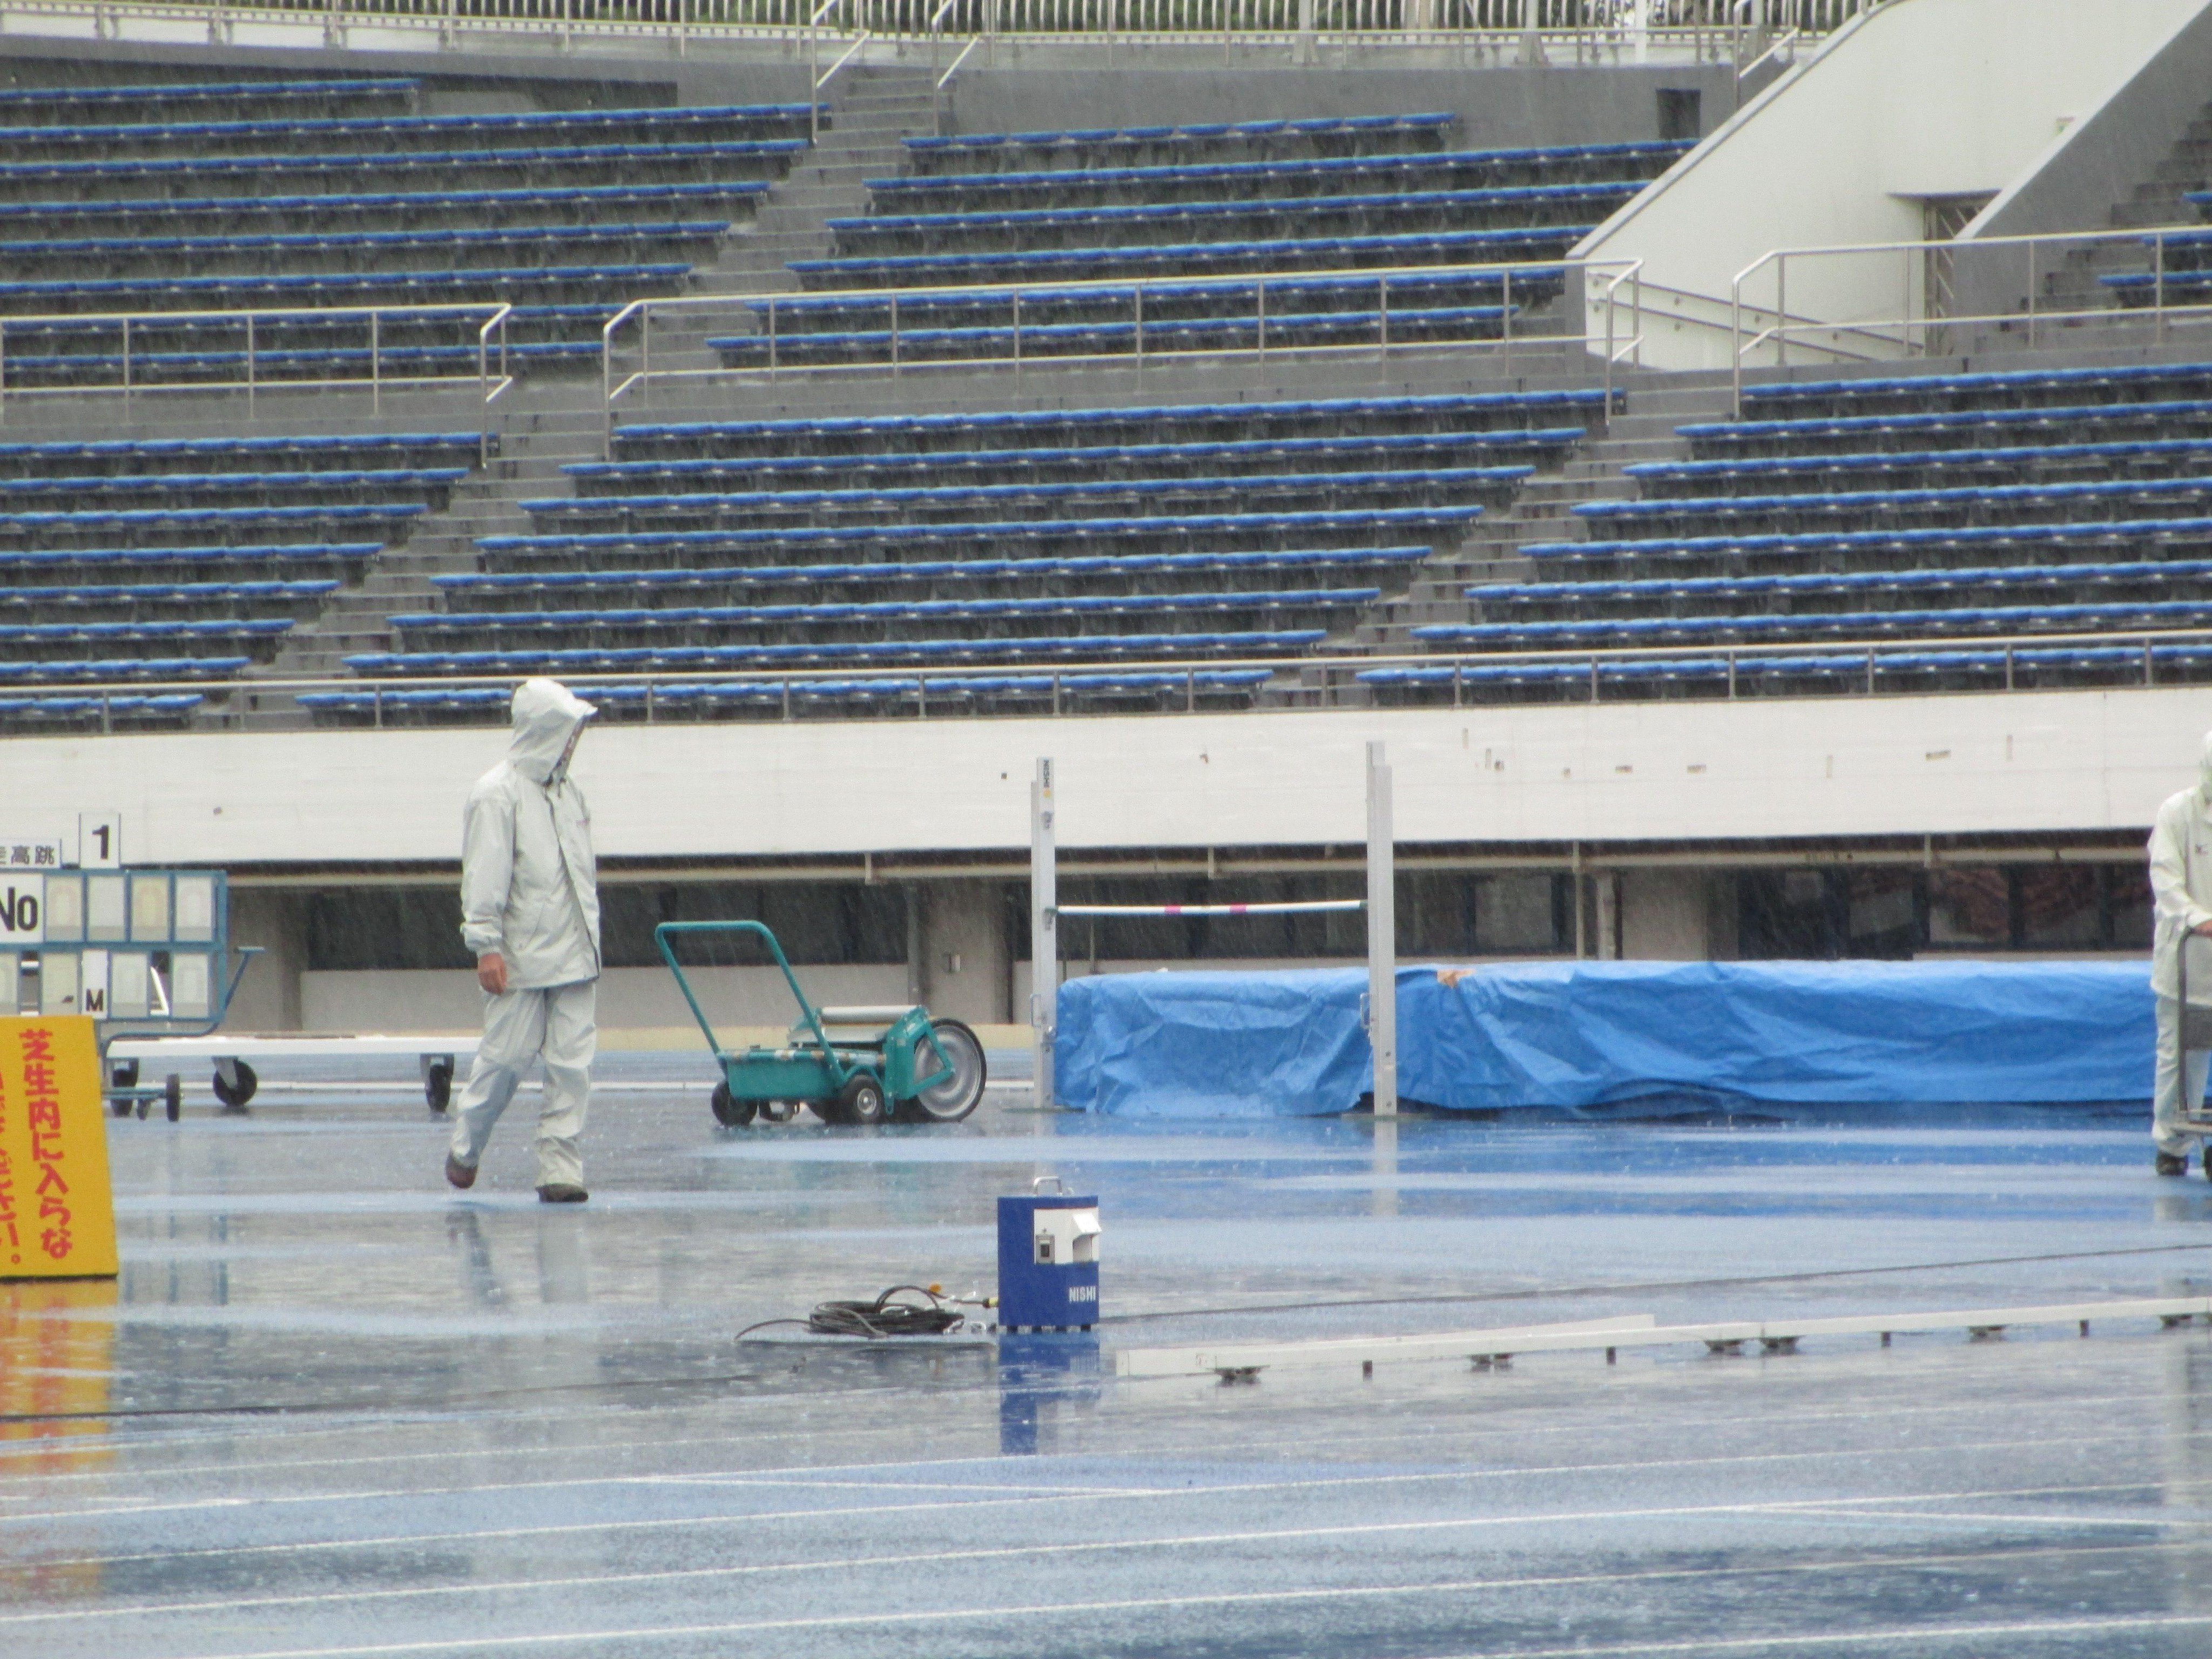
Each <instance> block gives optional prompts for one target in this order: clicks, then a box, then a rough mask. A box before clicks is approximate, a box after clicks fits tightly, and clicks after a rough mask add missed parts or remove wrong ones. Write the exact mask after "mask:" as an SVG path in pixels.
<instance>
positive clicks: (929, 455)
mask: <svg viewBox="0 0 2212 1659" xmlns="http://www.w3.org/2000/svg"><path fill="white" fill-rule="evenodd" d="M1582 439H1583V428H1581V427H1578V426H1564V427H1536V428H1509V429H1507V430H1504V431H1499V430H1495V429H1491V430H1482V431H1475V432H1396V433H1383V434H1380V435H1375V436H1371V437H1370V436H1368V435H1364V434H1362V435H1347V436H1341V437H1327V438H1242V439H1232V440H1230V441H1225V442H1216V443H1205V442H1193V443H1152V444H1107V445H1098V446H1092V447H1073V446H1069V447H1057V448H1042V449H1029V448H1024V449H949V450H931V451H928V452H926V453H921V454H915V453H901V452H896V451H895V452H892V453H883V454H873V455H870V454H857V455H763V456H757V457H754V456H748V457H728V456H718V457H711V458H707V459H691V460H643V461H570V462H568V463H567V464H566V465H563V466H562V469H561V471H562V472H563V473H565V474H566V475H567V476H568V477H571V478H574V479H576V480H577V481H578V483H579V486H580V488H590V487H594V486H609V487H611V488H615V489H618V488H621V487H623V486H625V485H628V484H629V483H633V482H634V481H637V480H659V479H687V478H713V479H720V478H732V477H763V476H764V477H776V476H778V475H781V474H789V473H801V474H815V473H825V472H826V473H834V474H851V473H866V472H892V473H896V474H899V475H901V476H904V475H907V474H910V473H915V472H925V471H926V472H927V473H929V474H931V475H933V476H936V477H943V476H944V475H945V474H948V473H956V472H973V471H994V472H996V471H1024V472H1035V471H1053V470H1060V469H1065V470H1070V471H1094V470H1097V469H1099V468H1103V467H1115V468H1121V467H1127V468H1130V469H1133V470H1140V471H1145V472H1146V473H1147V474H1148V475H1149V476H1152V477H1159V476H1161V474H1160V472H1159V471H1158V469H1160V468H1161V467H1163V466H1166V467H1189V466H1201V465H1221V464H1224V463H1228V464H1232V465H1233V464H1234V463H1237V462H1239V461H1251V460H1261V459H1264V460H1271V461H1274V460H1279V461H1285V462H1289V461H1299V460H1322V461H1327V460H1340V459H1345V458H1346V457H1359V456H1369V457H1374V458H1376V459H1384V460H1390V461H1395V462H1398V463H1400V464H1402V463H1404V462H1405V461H1407V460H1409V459H1428V458H1432V457H1436V456H1452V455H1460V454H1463V453H1467V452H1468V451H1478V452H1482V451H1504V452H1507V453H1515V454H1518V453H1523V452H1526V451H1530V450H1534V451H1537V452H1539V453H1546V452H1554V451H1559V450H1564V449H1567V448H1570V447H1572V446H1573V445H1575V444H1577V443H1579V442H1581V441H1582ZM596 493H608V491H606V490H599V491H597V492H596Z"/></svg>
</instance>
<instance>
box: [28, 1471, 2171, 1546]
mask: <svg viewBox="0 0 2212 1659" xmlns="http://www.w3.org/2000/svg"><path fill="white" fill-rule="evenodd" d="M1936 1449H1937V1450H1944V1449H1946V1448H1936ZM1775 1455H1776V1456H1778V1457H1779V1456H1790V1455H1796V1454H1787V1453H1777V1454H1775ZM1806 1455H1811V1454H1806ZM1744 1461H1756V1460H1744ZM1525 1473H1528V1471H1524V1470H1517V1469H1515V1470H1491V1471H1483V1470H1460V1469H1452V1470H1442V1471H1437V1472H1434V1473H1430V1474H1413V1473H1404V1474H1377V1475H1356V1476H1344V1477H1340V1478H1335V1479H1331V1480H1269V1481H1251V1482H1247V1483H1245V1484H1243V1485H1238V1486H1204V1487H1194V1486H1172V1487H1163V1488H1159V1489H1157V1490H1151V1491H1146V1490H1142V1489H1132V1490H1131V1491H1129V1492H1124V1493H1122V1494H1120V1495H1121V1496H1122V1497H1124V1498H1139V1497H1142V1498H1196V1497H1201V1496H1204V1497H1214V1496H1221V1497H1231V1498H1243V1497H1250V1496H1253V1495H1255V1494H1259V1493H1280V1492H1311V1491H1316V1490H1321V1489H1323V1488H1332V1487H1345V1486H1376V1485H1388V1484H1394V1483H1395V1484H1401V1485H1404V1484H1420V1485H1430V1484H1437V1483H1442V1482H1444V1481H1451V1480H1475V1479H1479V1478H1481V1477H1482V1476H1483V1475H1484V1474H1492V1475H1509V1474H1525ZM1540 1473H1541V1471H1540ZM2136 1484H2137V1483H2134V1482H2130V1483H2127V1485H2126V1486H2124V1487H2122V1488H2120V1489H2122V1490H2129V1489H2133V1488H2134V1487H2135V1486H2136ZM2048 1490H2050V1489H2049V1488H2047V1487H2028V1488H2001V1489H1997V1490H1996V1491H1990V1492H1953V1493H1948V1494H1942V1495H1941V1497H1942V1499H1947V1500H1948V1501H1950V1502H1953V1503H1958V1502H1963V1501H1965V1500H1966V1499H1968V1498H2007V1497H2014V1496H2018V1495H2021V1493H2022V1492H2031V1493H2040V1492H2047V1491H2048ZM2093 1490H2094V1489H2093ZM1074 1495H1075V1496H1082V1495H1084V1494H1074ZM1062 1501H1065V1500H1063V1499H1060V1498H984V1499H980V1500H978V1501H977V1502H975V1503H973V1504H872V1505H869V1506H866V1507H861V1508H854V1509H844V1510H787V1511H782V1512H775V1511H769V1512H765V1513H763V1512H750V1513H744V1514H738V1515H702V1516H663V1517H656V1518H653V1519H651V1520H636V1521H585V1522H569V1523H566V1524H563V1525H558V1526H539V1527H507V1528H482V1529H477V1530H473V1531H467V1532H443V1533H439V1532H424V1533H395V1534H387V1535H386V1536H384V1537H381V1538H324V1539H304V1540H300V1541H291V1542H282V1543H271V1544H222V1545H211V1546H209V1547H205V1548H202V1549H190V1550H148V1551H141V1552H138V1553H133V1554H129V1555H89V1556H64V1557H59V1558H54V1559H41V1560H40V1561H37V1562H35V1563H30V1564H27V1565H33V1566H35V1567H37V1568H39V1569H40V1570H45V1571H51V1570H52V1569H54V1568H57V1567H64V1566H72V1565H100V1566H121V1565H129V1564H131V1563H136V1562H141V1561H159V1562H162V1563H164V1564H173V1563H176V1562H179V1561H187V1560H197V1559H206V1558H208V1557H210V1556H221V1557H231V1556H239V1555H301V1554H308V1553H320V1552H325V1551H330V1550H350V1549H379V1548H383V1547H387V1546H389V1547H398V1548H411V1547H420V1546H422V1545H425V1544H448V1543H472V1542H477V1541H486V1540H495V1539H509V1538H539V1537H562V1536H567V1535H571V1534H578V1533H627V1532H647V1531H665V1530H671V1529H674V1528H696V1527H736V1526H750V1525H753V1524H756V1523H757V1522H768V1521H802V1522H805V1521H811V1522H827V1521H839V1520H842V1519H844V1518H845V1517H847V1516H869V1515H912V1514H925V1515H927V1514H940V1513H943V1512H945V1510H957V1512H959V1513H961V1514H963V1515H966V1514H972V1513H974V1512H975V1511H976V1510H986V1509H1000V1508H1005V1507H1008V1506H1013V1507H1024V1506H1028V1505H1042V1504H1053V1503H1058V1502H1062ZM1850 1501H1851V1500H1849V1499H1838V1498H1826V1497H1823V1498H1794V1499H1788V1500H1778V1501H1776V1502H1773V1503H1770V1504H1765V1505H1761V1506H1759V1507H1760V1508H1761V1509H1762V1510H1766V1511H1771V1512H1776V1513H1779V1512H1782V1511H1784V1510H1791V1509H1793V1508H1796V1507H1807V1506H1812V1505H1827V1506H1829V1507H1834V1506H1835V1505H1837V1504H1840V1503H1846V1502H1850ZM1866 1501H1868V1502H1871V1503H1890V1502H1896V1501H1899V1500H1898V1499H1895V1498H1887V1497H1875V1498H1869V1499H1867V1500H1866ZM1736 1507H1739V1506H1735V1505H1725V1506H1723V1509H1724V1510H1733V1509H1734V1508H1736ZM1518 1518H1519V1519H1522V1520H1524V1521H1533V1520H1538V1519H1541V1518H1542V1517H1541V1516H1539V1515H1534V1514H1524V1515H1522V1516H1519V1517H1518Z"/></svg>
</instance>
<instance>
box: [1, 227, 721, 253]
mask: <svg viewBox="0 0 2212 1659" xmlns="http://www.w3.org/2000/svg"><path fill="white" fill-rule="evenodd" d="M730 225H731V221H729V220H727V219H665V220H642V221H638V222H629V223H622V224H611V225H485V226H441V227H436V228H430V229H416V230H346V231H335V230H333V231H323V230H313V231H264V232H258V233H255V234H246V235H238V236H71V237H58V238H50V239H47V240H40V241H24V242H0V260H7V261H9V262H11V263H15V262H27V261H30V260H34V259H64V258H68V259H76V258H88V257H91V256H95V255H105V256H107V257H110V258H128V259H183V258H221V257H226V256H236V255H240V254H247V253H341V252H357V251H364V250H366V251H372V252H397V251H398V250H400V249H403V248H479V247H481V248H499V249H507V248H511V247H514V246H518V245H527V244H534V243H544V244H546V245H548V246H562V247H568V246H577V245H579V244H581V245H586V246H592V245H597V244H601V243H606V242H696V241H711V240H714V239H715V238H716V237H719V236H723V235H726V234H728V232H729V229H730Z"/></svg>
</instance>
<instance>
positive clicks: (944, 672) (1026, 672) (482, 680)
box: [15, 627, 2212, 730]
mask: <svg viewBox="0 0 2212 1659" xmlns="http://www.w3.org/2000/svg"><path fill="white" fill-rule="evenodd" d="M2174 646H2203V647H2206V648H2207V649H2208V651H2212V627H2203V628H2170V629H2114V630H2111V631H2108V632H2104V633H2083V632H2056V633H2032V634H1996V635H1991V634H1964V635H1955V634H1931V635H1923V636H1919V637H1915V638H1911V639H1898V638H1888V639H1845V640H1823V641H1812V640H1805V641H1773V642H1771V643H1769V642H1760V643H1757V644H1750V645H1711V644H1708V645H1697V644H1682V645H1663V646H1613V647H1605V646H1595V647H1576V648H1568V649H1558V650H1551V651H1538V650H1519V651H1482V652H1475V651H1457V652H1455V651H1420V652H1411V651H1408V652H1390V653H1384V652H1376V653H1359V652H1352V651H1346V650H1341V649H1339V650H1324V651H1319V652H1312V653H1307V654H1304V655H1295V654H1284V655H1278V656H1271V657H1219V658H1207V659H1203V660H1195V661H1194V660H1193V659H1189V658H1164V659H1140V660H1134V661H1109V660H1102V661H1097V662H1089V663H1078V664H1073V665H1071V664H1066V663H1059V664H1040V663H1024V662H1009V663H1006V664H1002V665H977V664H973V663H970V664H966V665H956V666H950V667H943V668H926V667H920V666H906V665H886V666H884V667H881V668H869V669H864V670H856V669H855V668H854V665H851V664H847V665H843V666H842V667H836V668H814V669H806V668H794V669H735V670H733V669H719V670H718V669H693V670H659V671H648V672H645V673H620V672H608V673H596V672H592V671H576V672H574V673H573V674H572V675H571V677H570V680H569V683H570V684H572V685H574V686H576V687H581V688H595V687H599V688H620V687H626V686H635V687H641V688H642V689H644V690H645V691H646V693H647V705H646V718H647V720H652V719H653V717H654V713H655V710H654V707H653V701H652V694H653V690H654V689H656V688H658V687H662V686H667V687H680V686H684V685H696V684H717V685H732V684H737V685H759V686H763V687H776V688H781V690H783V693H784V699H783V708H782V717H783V718H785V719H789V718H791V717H792V710H793V700H792V696H793V690H794V689H797V690H799V692H800V693H801V694H802V695H803V692H804V690H805V687H807V686H809V685H811V684H822V683H825V682H831V683H835V682H850V681H852V680H854V679H856V678H857V679H869V680H880V681H886V682H889V681H899V682H908V683H911V684H913V685H914V686H915V692H916V696H915V718H917V719H927V718H929V717H930V708H929V702H930V686H931V684H933V683H937V684H946V683H952V684H957V683H959V682H963V681H973V680H974V679H975V678H977V677H978V676H979V675H994V674H1003V675H1006V676H1007V677H1015V676H1019V677H1023V678H1041V679H1049V680H1050V681H1051V683H1052V684H1051V702H1052V712H1053V713H1054V714H1055V715H1058V714H1065V713H1066V712H1067V711H1066V704H1065V701H1064V698H1063V696H1062V687H1063V686H1064V685H1065V684H1066V682H1069V681H1072V680H1076V679H1080V678H1085V677H1090V676H1096V675H1101V674H1106V675H1139V674H1143V675H1157V674H1165V675H1169V676H1170V677H1172V676H1176V675H1180V676H1182V677H1183V678H1184V679H1185V680H1186V682H1187V683H1188V686H1189V688H1190V692H1191V696H1190V698H1189V701H1188V706H1190V707H1193V708H1194V707H1195V706H1196V703H1195V694H1196V690H1197V689H1198V688H1197V677H1198V676H1200V675H1205V674H1211V673H1216V672H1220V671H1225V670H1237V669H1243V670H1251V669H1261V668H1264V669H1267V670H1269V671H1273V672H1277V673H1288V674H1292V675H1307V676H1310V675H1311V674H1312V673H1313V671H1316V670H1319V671H1320V672H1321V676H1322V684H1321V687H1320V690H1321V695H1322V705H1321V706H1322V707H1325V708H1326V707H1340V708H1351V707H1362V706H1364V705H1363V704H1359V703H1346V702H1338V701H1336V700H1334V698H1333V697H1332V696H1331V693H1332V692H1333V691H1334V690H1335V689H1336V688H1338V687H1339V686H1340V685H1342V684H1344V682H1345V681H1346V680H1347V679H1350V678H1351V677H1352V676H1354V675H1357V674H1359V673H1364V672H1367V671H1370V670H1374V669H1392V668H1449V669H1454V670H1455V671H1460V672H1462V673H1463V672H1464V671H1468V670H1472V669H1483V668H1500V667H1507V668H1510V667H1534V666H1539V665H1562V664H1571V665H1578V666H1586V667H1587V668H1588V670H1589V686H1590V694H1589V698H1588V699H1587V700H1588V701H1589V702H1601V701H1602V698H1601V696H1600V695H1599V690H1598V688H1599V687H1600V686H1601V684H1602V683H1603V679H1604V671H1605V670H1606V669H1607V667H1609V666H1615V665H1627V664H1638V663H1667V662H1682V663H1697V664H1704V663H1714V662H1718V663H1721V664H1723V665H1725V666H1726V668H1727V670H1728V672H1727V675H1726V684H1727V688H1728V689H1727V693H1726V698H1725V699H1723V700H1733V699H1735V698H1737V697H1738V696H1739V695H1740V692H1739V688H1738V684H1737V679H1738V674H1737V671H1738V669H1739V667H1740V666H1741V665H1742V664H1744V663H1746V662H1755V663H1759V664H1767V663H1772V662H1776V661H1784V662H1787V661H1807V662H1820V663H1828V664H1834V663H1837V662H1839V661H1842V660H1844V659H1849V660H1850V661H1851V662H1852V664H1853V665H1854V666H1853V670H1852V671H1853V673H1854V674H1855V675H1857V677H1858V678H1857V679H1856V681H1855V687H1856V689H1857V690H1863V691H1864V692H1865V693H1867V694H1869V695H1876V696H1878V695H1881V693H1880V692H1879V691H1878V690H1876V687H1875V681H1876V680H1878V679H1879V678H1880V676H1881V665H1882V661H1883V659H1885V658H1895V657H1899V656H1913V657H1925V656H1929V655H1936V654H1940V653H1960V652H1975V653H1984V654H1986V653H2001V654H2002V658H2003V660H2004V663H2005V667H2006V673H2005V684H2004V685H2003V686H2002V688H2001V689H2002V690H2005V691H2012V690H2017V689H2019V688H2018V687H2017V686H2016V685H2015V683H2014V673H2013V668H2014V665H2015V662H2016V660H2017V659H2020V658H2021V657H2022V656H2023V655H2027V654H2028V653H2035V652H2043V651H2053V650H2067V649H2082V648H2086V647H2097V648H2102V649H2106V650H2110V649H2114V648H2124V649H2125V650H2127V651H2129V652H2130V653H2133V654H2134V655H2135V656H2136V659H2137V660H2138V661H2139V662H2140V663H2141V664H2142V670H2143V673H2142V681H2141V682H2140V683H2139V685H2138V687H2137V688H2136V689H2159V685H2158V681H2157V677H2156V655H2157V653H2158V652H2160V650H2163V649H2166V648H2168V647H2174ZM1862 665H1863V671H1862ZM2030 666H2033V664H2032V663H2031V664H2030ZM522 678H524V677H523V675H521V674H520V673H509V674H503V675H501V674H474V675H428V674H426V675H422V676H409V677H407V678H386V679H370V678H360V677H347V678H332V677H328V676H324V677H316V678H305V677H274V676H272V677H268V678H252V679H220V680H218V679H197V680H192V679H185V680H114V681H82V682H77V683H75V684H51V685H21V684H19V685H18V686H16V687H15V695H17V696H73V697H94V696H97V697H100V698H101V699H102V702H103V711H104V714H103V722H102V729H103V730H106V729H107V726H108V720H107V718H106V714H105V711H106V708H107V706H108V705H109V704H110V703H112V700H113V699H115V698H118V697H143V696H149V695H155V694H161V693H173V692H179V691H185V692H197V693H200V694H202V695H203V696H207V695H210V694H214V695H228V694H231V693H246V694H250V696H252V698H253V699H254V700H255V702H257V704H258V708H256V710H255V711H254V712H256V713H258V714H264V715H265V714H269V713H270V712H271V711H270V710H269V709H268V708H267V706H266V704H267V700H268V699H269V698H270V696H295V695H297V694H299V693H301V692H316V691H347V692H356V693H366V694H368V695H370V696H372V697H374V698H376V699H378V701H377V703H376V705H375V710H374V714H375V724H376V725H377V726H382V725H383V708H382V703H381V698H382V696H384V695H386V694H391V693H397V692H408V691H430V690H484V689H498V690H506V689H511V688H512V687H513V686H514V685H516V684H520V681H521V679H522ZM1352 684H1354V685H1355V686H1356V685H1357V684H1358V682H1357V681H1356V680H1355V681H1353V682H1352ZM1464 684H1465V682H1464V681H1462V679H1460V678H1458V676H1457V675H1456V674H1455V681H1454V686H1455V696H1457V695H1458V693H1459V691H1460V690H1461V689H1462V687H1463V685H1464ZM2191 684H2197V685H2198V689H2200V690H2201V689H2202V687H2201V683H2197V682H2191ZM1361 689H1362V690H1364V688H1361ZM1998 689H2000V688H1997V687H1975V688H1973V690H1974V691H1975V692H1977V693H1981V694H1987V693H1990V692H1993V691H1995V690H1998ZM2111 689H2125V688H2111ZM1761 695H1763V696H1782V695H1792V694H1781V693H1762V694H1761ZM1795 695H1803V696H1830V695H1834V693H1832V692H1808V693H1802V694H1795ZM1893 695H1899V696H1929V695H1937V694H1933V693H1929V692H1926V691H1911V692H1899V693H1894V694H1893ZM1313 706H1314V705H1313V704H1312V703H1311V702H1300V701H1292V702H1286V703H1285V704H1284V705H1282V707H1283V708H1288V709H1298V708H1311V707H1313ZM1252 712H1259V713H1265V712H1270V711H1267V710H1255V711H1252ZM878 717H879V716H878V715H876V714H871V715H870V716H869V718H872V719H873V718H878ZM962 718H963V719H964V718H972V715H968V714H963V715H962Z"/></svg>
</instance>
